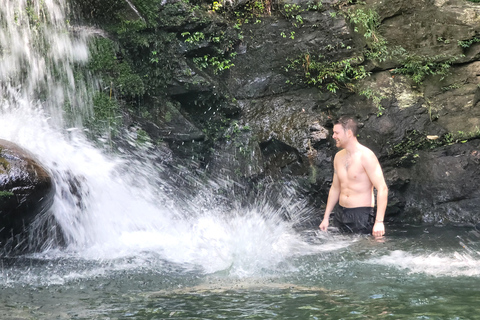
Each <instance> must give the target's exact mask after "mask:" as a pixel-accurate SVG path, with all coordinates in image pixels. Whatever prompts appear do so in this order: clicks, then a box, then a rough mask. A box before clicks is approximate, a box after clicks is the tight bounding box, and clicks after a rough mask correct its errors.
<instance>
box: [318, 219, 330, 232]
mask: <svg viewBox="0 0 480 320" xmlns="http://www.w3.org/2000/svg"><path fill="white" fill-rule="evenodd" d="M319 228H320V230H322V231H327V229H328V219H323V220H322V223H320V226H319Z"/></svg>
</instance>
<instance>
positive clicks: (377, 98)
mask: <svg viewBox="0 0 480 320" xmlns="http://www.w3.org/2000/svg"><path fill="white" fill-rule="evenodd" d="M358 94H359V95H361V96H364V97H366V98H367V99H371V100H372V102H373V105H374V106H375V107H376V108H377V117H380V116H381V115H383V111H384V110H385V108H384V107H382V100H384V99H386V98H387V97H385V96H384V95H382V94H381V93H380V92H379V91H375V90H372V89H371V88H367V89H364V90H361V91H360V92H359V93H358Z"/></svg>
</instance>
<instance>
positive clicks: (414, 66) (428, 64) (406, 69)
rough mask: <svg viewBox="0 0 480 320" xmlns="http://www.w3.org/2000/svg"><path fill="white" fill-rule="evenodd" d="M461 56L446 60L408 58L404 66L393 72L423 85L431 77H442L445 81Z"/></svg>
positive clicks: (437, 57)
mask: <svg viewBox="0 0 480 320" xmlns="http://www.w3.org/2000/svg"><path fill="white" fill-rule="evenodd" d="M460 57H461V56H456V57H451V58H448V59H447V58H446V56H445V55H437V56H433V57H429V56H408V57H407V58H406V59H405V60H404V62H403V66H402V67H400V68H396V69H395V70H394V71H393V72H394V73H397V74H403V75H407V76H409V77H411V79H412V80H413V81H414V82H415V83H417V84H421V83H422V82H423V80H424V79H425V78H426V77H427V76H430V75H440V76H442V77H441V79H442V80H443V79H444V77H445V76H446V75H447V74H448V73H449V69H450V67H451V65H452V64H453V63H454V62H455V61H457V60H458V59H459V58H460Z"/></svg>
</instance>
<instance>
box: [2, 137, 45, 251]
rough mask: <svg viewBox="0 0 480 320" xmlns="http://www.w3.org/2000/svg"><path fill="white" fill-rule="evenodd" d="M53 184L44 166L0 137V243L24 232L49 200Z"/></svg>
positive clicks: (26, 152) (42, 211) (4, 242)
mask: <svg viewBox="0 0 480 320" xmlns="http://www.w3.org/2000/svg"><path fill="white" fill-rule="evenodd" d="M54 195H55V184H54V183H53V179H52V177H51V175H50V173H49V172H48V170H47V169H46V168H45V167H44V166H43V165H42V164H40V163H39V162H38V160H37V159H35V157H34V156H33V155H31V154H30V153H29V152H28V151H26V150H24V149H22V148H21V147H19V146H17V145H16V144H14V143H12V142H9V141H6V140H2V139H0V244H1V246H4V245H5V244H6V243H8V242H11V241H10V240H12V239H14V238H16V237H15V236H17V235H21V234H25V231H27V230H28V227H29V225H30V223H31V222H32V221H33V220H34V219H35V218H36V217H37V216H39V215H40V214H42V213H44V212H46V211H47V210H48V209H49V208H50V207H51V205H52V204H53V199H54Z"/></svg>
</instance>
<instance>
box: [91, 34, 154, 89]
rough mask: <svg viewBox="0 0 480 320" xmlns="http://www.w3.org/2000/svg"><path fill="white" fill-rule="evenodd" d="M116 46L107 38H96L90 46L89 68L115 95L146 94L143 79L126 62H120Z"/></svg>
mask: <svg viewBox="0 0 480 320" xmlns="http://www.w3.org/2000/svg"><path fill="white" fill-rule="evenodd" d="M117 55H119V52H118V50H116V49H115V44H114V43H113V41H112V40H110V39H107V38H95V39H94V40H93V41H92V42H91V44H90V60H89V64H88V68H89V69H90V70H91V71H93V72H94V73H96V74H98V75H99V76H100V77H101V78H102V80H103V82H104V83H105V84H106V85H108V86H109V87H110V90H113V91H114V93H116V94H120V95H123V96H132V97H134V96H139V95H142V94H143V93H144V92H145V88H144V84H143V81H142V79H141V77H140V76H139V75H137V74H135V72H134V71H133V70H132V67H131V66H130V64H129V63H128V62H127V61H126V60H125V59H123V60H119V59H118V58H117Z"/></svg>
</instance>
